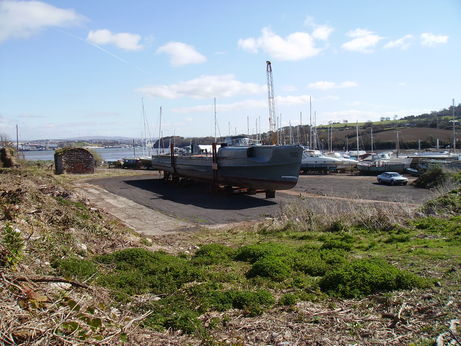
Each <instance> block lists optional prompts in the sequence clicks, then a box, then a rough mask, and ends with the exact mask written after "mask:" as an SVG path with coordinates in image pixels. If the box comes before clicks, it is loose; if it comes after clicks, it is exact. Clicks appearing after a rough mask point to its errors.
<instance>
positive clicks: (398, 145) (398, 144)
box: [395, 130, 400, 157]
mask: <svg viewBox="0 0 461 346" xmlns="http://www.w3.org/2000/svg"><path fill="white" fill-rule="evenodd" d="M396 132H397V142H396V143H395V151H396V152H397V157H399V151H400V140H399V131H398V130H397V131H396Z"/></svg>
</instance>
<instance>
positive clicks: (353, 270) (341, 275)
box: [319, 259, 429, 298]
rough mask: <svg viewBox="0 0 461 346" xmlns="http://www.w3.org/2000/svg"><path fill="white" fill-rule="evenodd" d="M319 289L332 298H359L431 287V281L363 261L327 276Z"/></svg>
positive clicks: (341, 268)
mask: <svg viewBox="0 0 461 346" xmlns="http://www.w3.org/2000/svg"><path fill="white" fill-rule="evenodd" d="M319 285H320V288H321V289H322V291H324V292H327V293H328V294H330V295H332V296H339V297H344V298H356V297H362V296H366V295H369V294H374V293H378V292H388V291H394V290H399V289H410V288H423V287H428V286H429V281H428V280H425V279H423V278H421V277H418V276H416V275H414V274H411V273H409V272H406V271H401V270H399V269H397V268H395V267H393V266H391V265H390V264H388V263H387V262H384V261H382V260H378V259H371V260H370V259H363V260H357V261H354V262H351V263H347V264H345V265H343V266H341V267H340V268H338V269H336V270H332V271H330V272H328V273H326V275H325V276H324V277H323V278H322V279H321V280H320V282H319Z"/></svg>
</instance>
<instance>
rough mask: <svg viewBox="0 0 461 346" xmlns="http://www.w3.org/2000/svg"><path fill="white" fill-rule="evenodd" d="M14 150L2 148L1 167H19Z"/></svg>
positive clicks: (0, 154) (0, 149)
mask: <svg viewBox="0 0 461 346" xmlns="http://www.w3.org/2000/svg"><path fill="white" fill-rule="evenodd" d="M14 153H15V152H14V149H13V148H9V147H6V148H0V167H7V168H8V167H16V166H18V164H17V162H16V158H15V156H14Z"/></svg>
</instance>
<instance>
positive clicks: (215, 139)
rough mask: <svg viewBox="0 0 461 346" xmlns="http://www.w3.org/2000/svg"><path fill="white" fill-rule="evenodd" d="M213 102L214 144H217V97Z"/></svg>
mask: <svg viewBox="0 0 461 346" xmlns="http://www.w3.org/2000/svg"><path fill="white" fill-rule="evenodd" d="M213 101H214V142H215V143H216V142H217V138H216V97H215V98H213Z"/></svg>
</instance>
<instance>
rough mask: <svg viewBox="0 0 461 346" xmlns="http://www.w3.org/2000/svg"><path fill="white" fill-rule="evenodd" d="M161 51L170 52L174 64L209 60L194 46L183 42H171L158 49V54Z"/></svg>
mask: <svg viewBox="0 0 461 346" xmlns="http://www.w3.org/2000/svg"><path fill="white" fill-rule="evenodd" d="M159 53H166V54H168V55H169V56H170V63H171V65H173V66H183V65H189V64H200V63H203V62H205V61H206V60H207V59H206V57H205V56H204V55H202V54H200V53H199V52H198V51H197V50H196V49H195V48H194V47H193V46H191V45H188V44H186V43H182V42H169V43H167V44H165V45H163V46H161V47H160V48H158V49H157V54H159Z"/></svg>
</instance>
